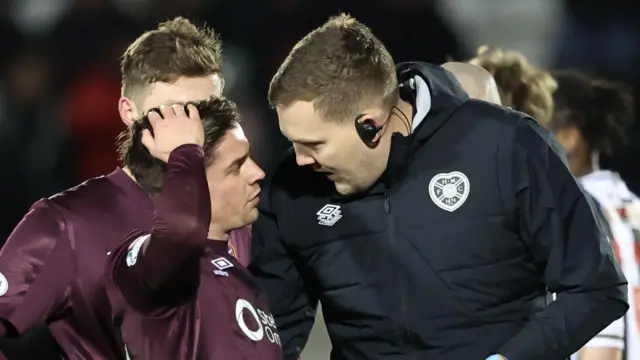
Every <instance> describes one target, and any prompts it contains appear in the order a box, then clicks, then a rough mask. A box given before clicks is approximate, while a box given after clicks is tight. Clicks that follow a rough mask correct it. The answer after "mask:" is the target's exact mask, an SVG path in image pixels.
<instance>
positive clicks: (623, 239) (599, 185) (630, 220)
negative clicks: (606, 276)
mask: <svg viewBox="0 0 640 360" xmlns="http://www.w3.org/2000/svg"><path fill="white" fill-rule="evenodd" d="M579 181H580V183H581V184H582V187H583V188H584V190H585V191H586V192H588V193H589V194H590V195H591V196H592V197H593V198H594V199H595V200H596V201H597V202H598V205H600V208H601V210H602V213H603V214H604V217H605V218H606V220H607V222H608V224H609V227H610V228H611V233H612V235H613V238H612V239H611V246H612V247H613V250H614V253H615V255H616V258H617V259H618V261H619V262H620V266H621V268H622V271H623V272H624V275H625V276H626V277H627V281H628V282H629V305H630V308H629V312H627V315H626V316H625V317H624V318H622V319H619V320H616V321H614V322H613V323H612V324H611V325H609V326H608V327H607V328H605V329H604V330H602V332H601V333H600V334H598V335H596V337H594V338H593V339H591V340H590V341H589V342H588V343H587V344H586V345H585V347H613V348H618V349H622V350H624V353H625V354H626V357H625V358H626V359H628V360H632V359H640V198H638V196H636V195H635V194H634V193H632V192H631V191H630V190H629V188H627V185H626V184H625V183H624V181H622V179H620V176H619V175H618V174H617V173H614V172H611V171H605V170H599V171H595V172H592V173H590V174H588V175H586V176H584V177H582V178H580V179H579ZM625 347H626V349H625ZM572 359H577V356H576V355H574V356H573V357H572Z"/></svg>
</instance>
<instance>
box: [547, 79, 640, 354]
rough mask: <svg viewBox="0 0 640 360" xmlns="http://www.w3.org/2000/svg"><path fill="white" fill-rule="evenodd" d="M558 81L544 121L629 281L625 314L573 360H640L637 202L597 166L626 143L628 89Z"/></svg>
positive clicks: (608, 172) (639, 211)
mask: <svg viewBox="0 0 640 360" xmlns="http://www.w3.org/2000/svg"><path fill="white" fill-rule="evenodd" d="M551 74H552V75H553V77H554V78H555V80H556V82H557V83H558V89H557V91H556V92H555V94H554V101H555V114H554V116H553V118H552V119H550V121H548V122H546V123H544V125H545V126H547V127H549V128H550V129H551V130H553V132H554V133H555V134H556V137H557V138H558V141H559V142H560V144H562V147H563V148H564V150H565V152H566V153H567V157H568V160H569V167H570V169H571V172H572V173H573V175H574V176H576V178H578V179H579V181H580V184H581V185H582V187H583V189H584V190H585V191H586V192H587V193H588V194H590V195H591V196H592V197H593V199H594V200H595V201H596V202H597V204H598V205H599V208H600V209H601V210H602V213H603V214H604V217H605V219H606V220H607V222H608V227H609V229H610V231H611V234H612V237H611V239H610V242H611V245H612V247H613V249H614V253H615V255H616V258H617V259H618V261H619V262H620V264H621V267H622V270H623V272H624V274H625V276H626V278H627V281H628V282H629V304H630V309H629V312H628V313H627V315H626V316H625V317H624V318H622V319H619V320H616V321H614V322H613V323H612V324H611V325H609V326H608V327H607V328H606V329H604V330H603V331H602V332H601V333H600V334H598V335H597V336H595V337H594V338H593V339H592V340H590V341H589V342H588V343H587V344H586V345H585V347H584V348H583V349H582V350H580V351H579V353H578V354H576V355H574V359H576V360H620V359H627V360H633V359H640V307H639V306H638V305H639V304H640V263H639V261H640V199H639V198H638V196H637V195H636V194H634V193H632V192H631V191H630V190H629V188H628V187H627V185H626V184H625V182H624V180H623V179H621V178H620V175H619V174H618V173H616V172H614V171H611V170H605V169H601V168H600V165H599V164H600V162H599V157H600V154H606V155H613V154H614V151H615V150H616V149H619V147H620V145H622V144H624V143H625V142H626V134H627V133H628V131H629V128H630V126H631V123H632V121H633V119H634V109H635V105H634V98H633V95H632V91H631V88H630V87H628V86H626V85H623V84H618V83H614V82H610V81H606V80H602V79H593V78H591V77H590V76H588V75H586V74H584V73H580V72H577V71H571V70H563V71H554V72H552V73H551Z"/></svg>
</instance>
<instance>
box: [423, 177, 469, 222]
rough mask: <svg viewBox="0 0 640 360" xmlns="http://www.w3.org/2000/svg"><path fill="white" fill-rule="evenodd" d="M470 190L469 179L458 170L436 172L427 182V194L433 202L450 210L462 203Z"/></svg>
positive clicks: (455, 208)
mask: <svg viewBox="0 0 640 360" xmlns="http://www.w3.org/2000/svg"><path fill="white" fill-rule="evenodd" d="M470 191H471V188H470V185H469V179H467V176H466V175H465V174H463V173H461V172H459V171H453V172H450V173H447V174H445V173H442V174H438V175H436V176H434V177H433V178H432V179H431V181H430V182H429V196H431V200H432V201H433V203H434V204H436V205H437V206H438V207H439V208H441V209H443V210H446V211H450V212H453V211H455V210H457V209H458V208H459V207H460V206H462V204H464V202H465V201H466V200H467V197H468V196H469V192H470Z"/></svg>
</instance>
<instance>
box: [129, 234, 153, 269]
mask: <svg viewBox="0 0 640 360" xmlns="http://www.w3.org/2000/svg"><path fill="white" fill-rule="evenodd" d="M150 237H151V235H150V234H147V235H142V236H140V237H139V238H137V239H135V240H134V241H133V242H132V243H131V245H129V252H128V253H127V266H129V267H131V266H133V265H135V264H136V262H137V261H138V253H140V249H142V245H144V242H145V241H147V239H149V238H150Z"/></svg>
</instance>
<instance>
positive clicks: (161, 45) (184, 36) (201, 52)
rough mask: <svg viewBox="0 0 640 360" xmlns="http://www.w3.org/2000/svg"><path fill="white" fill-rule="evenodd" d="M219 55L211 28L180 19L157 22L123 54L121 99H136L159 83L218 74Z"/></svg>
mask: <svg viewBox="0 0 640 360" xmlns="http://www.w3.org/2000/svg"><path fill="white" fill-rule="evenodd" d="M221 54H222V45H221V42H220V40H219V39H218V36H217V34H216V33H215V32H214V31H213V30H212V29H209V28H207V27H197V26H195V25H194V24H193V23H191V22H190V21H189V20H187V19H185V18H183V17H176V18H174V19H172V20H169V21H166V22H163V23H160V25H158V28H157V29H154V30H150V31H147V32H145V33H144V34H142V35H141V36H140V37H139V38H138V39H136V40H135V41H134V42H133V43H132V44H131V45H129V47H128V48H127V50H126V51H125V52H124V54H123V55H122V58H121V63H120V64H121V65H120V74H121V77H122V96H126V97H129V98H132V99H135V97H137V96H139V95H141V94H143V93H144V91H145V90H146V89H147V87H148V86H149V85H150V84H153V83H155V82H158V81H161V82H169V83H170V82H173V81H175V80H177V79H178V78H180V77H197V76H206V75H213V74H218V73H220V63H221ZM134 101H135V100H134Z"/></svg>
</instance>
